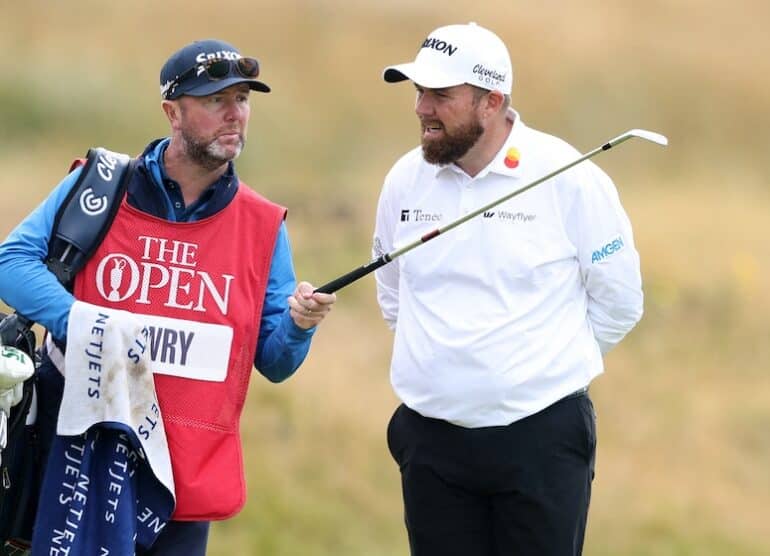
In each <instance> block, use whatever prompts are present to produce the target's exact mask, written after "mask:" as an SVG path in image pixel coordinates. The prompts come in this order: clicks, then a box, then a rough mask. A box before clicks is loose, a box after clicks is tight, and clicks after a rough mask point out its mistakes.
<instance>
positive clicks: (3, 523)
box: [0, 148, 133, 556]
mask: <svg viewBox="0 0 770 556" xmlns="http://www.w3.org/2000/svg"><path fill="white" fill-rule="evenodd" d="M81 165H82V166H83V169H82V171H81V174H80V176H79V178H78V181H77V182H76V183H75V185H74V186H73V188H72V190H71V191H70V193H69V194H68V195H67V197H66V198H65V200H64V202H63V203H62V205H61V207H60V208H59V211H58V212H57V214H56V218H55V219H54V226H53V231H52V233H51V240H50V242H49V245H48V258H47V259H46V265H47V266H48V269H49V270H50V271H51V272H52V273H53V274H54V275H55V276H56V277H57V279H58V280H59V281H60V282H61V283H62V285H64V286H65V287H66V288H67V289H70V290H71V288H72V281H73V279H74V277H75V275H76V274H77V272H78V271H79V270H80V269H81V268H82V267H83V265H84V264H85V263H86V261H88V259H89V258H90V257H91V256H92V255H93V253H94V251H96V248H97V247H98V246H99V244H100V243H101V242H102V240H103V239H104V236H105V235H106V234H107V232H108V231H109V227H110V224H111V223H112V220H113V219H114V217H115V214H116V213H117V210H118V208H119V206H120V202H121V200H122V199H123V194H124V192H125V189H126V185H127V183H128V180H129V178H130V174H131V170H132V168H133V160H131V159H130V158H129V157H128V156H127V155H124V154H117V153H113V152H110V151H108V150H106V149H102V148H95V149H90V150H89V151H88V154H87V156H86V158H85V159H80V160H77V161H75V163H73V165H72V167H71V168H70V169H71V170H72V169H74V168H76V167H78V166H81ZM0 319H1V320H0V343H2V345H10V346H14V347H16V348H18V349H21V350H22V351H24V352H25V353H26V354H27V355H29V356H30V357H31V358H32V359H33V361H35V363H36V368H37V363H38V362H39V353H38V352H37V351H36V349H35V346H36V337H35V334H34V333H33V332H32V330H31V327H32V325H33V324H34V323H33V322H30V321H29V320H28V319H26V318H24V317H23V316H22V315H19V314H17V313H13V314H11V315H4V314H2V313H0ZM36 380H37V377H36V376H35V375H33V376H32V377H31V378H30V379H28V380H27V381H25V382H24V388H23V391H24V395H23V398H22V401H21V402H20V403H19V404H17V405H16V406H14V407H13V408H12V409H11V414H10V417H9V419H8V422H7V425H8V428H7V443H6V446H5V447H2V450H1V451H0V458H1V459H0V556H14V555H16V554H19V555H21V554H25V553H26V550H28V549H29V547H30V540H31V539H32V528H33V526H34V520H35V514H36V511H37V500H38V495H39V491H40V485H41V484H42V479H43V470H44V462H43V461H42V457H41V446H40V443H39V439H38V434H37V432H36V428H35V424H34V413H35V411H34V407H35V404H34V402H35V399H34V398H35V382H36Z"/></svg>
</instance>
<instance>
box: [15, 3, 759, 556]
mask: <svg viewBox="0 0 770 556" xmlns="http://www.w3.org/2000/svg"><path fill="white" fill-rule="evenodd" d="M470 20H473V21H477V22H478V23H480V24H482V25H485V26H487V27H490V28H491V29H493V30H494V31H495V32H497V33H498V34H499V35H500V36H501V37H502V38H503V40H504V41H505V42H506V43H507V44H508V46H509V50H510V52H511V56H512V59H513V64H514V93H513V104H514V106H515V107H516V108H517V110H518V111H519V112H520V114H521V116H522V118H523V119H524V121H525V122H527V123H528V124H529V125H531V126H533V127H536V128H539V129H542V130H544V131H547V132H550V133H553V134H556V135H558V136H561V137H563V138H564V139H566V140H568V141H569V142H571V143H572V144H573V145H575V146H576V147H577V148H578V149H579V150H581V151H587V150H589V149H591V148H593V147H595V146H597V145H599V144H601V143H602V142H603V141H604V140H606V139H609V138H611V137H614V136H616V135H618V134H619V133H622V132H623V131H625V130H627V129H629V128H634V127H642V128H647V129H652V130H655V131H660V132H662V133H665V134H666V135H668V137H669V139H670V147H669V148H668V149H666V150H662V149H659V148H658V147H655V146H653V145H651V144H647V143H643V142H633V143H628V144H626V145H625V146H624V147H623V148H622V149H620V150H618V151H613V152H612V154H607V155H602V156H600V157H597V158H596V162H597V163H598V164H599V165H601V166H602V167H603V168H604V169H605V170H607V171H608V172H609V173H610V175H611V176H612V177H613V178H614V180H615V182H616V184H617V186H618V189H619V191H620V194H621V198H622V200H623V203H624V205H625V208H626V210H627V212H628V213H629V215H630V217H631V220H632V222H633V224H634V230H635V234H636V241H637V245H638V248H639V251H640V253H641V256H642V265H643V276H644V284H645V292H646V313H645V316H644V318H643V320H642V322H641V323H640V324H639V326H638V327H637V328H636V329H635V330H634V331H633V332H632V333H631V334H630V335H629V336H628V338H627V339H626V340H625V341H624V342H623V343H622V344H621V345H620V346H619V347H618V348H616V350H615V351H613V352H612V353H610V354H609V355H608V357H607V358H606V367H607V373H606V374H605V375H603V376H602V377H601V378H600V379H598V380H597V381H596V382H595V383H594V386H593V389H592V391H593V397H594V403H595V405H596V408H597V413H598V427H599V451H598V462H597V477H596V480H595V482H594V495H593V500H592V507H591V513H590V516H589V528H588V534H587V540H586V545H585V553H586V554H588V555H607V556H609V555H613V556H614V555H629V556H632V555H633V556H637V555H662V556H664V555H665V556H668V555H671V556H675V555H676V556H679V555H699V556H700V555H715V556H716V555H728V554H729V555H757V554H770V512H768V509H767V507H768V504H770V379H769V378H768V376H769V373H768V370H769V367H770V364H768V361H769V360H770V342H769V341H768V340H769V339H770V338H769V336H770V334H769V333H768V315H770V294H768V288H767V285H766V277H767V275H768V270H770V262H768V255H770V240H769V239H768V233H767V231H768V228H767V214H768V212H770V193H769V191H768V185H769V182H770V157H768V156H767V148H768V144H770V111H768V109H767V104H768V89H769V87H768V86H769V85H770V57H768V56H767V53H768V51H769V50H770V39H769V38H768V34H767V32H766V29H765V27H766V23H767V21H768V20H770V4H769V3H767V2H765V1H762V0H737V1H736V2H733V3H730V4H729V5H727V4H724V3H723V2H716V1H715V0H702V1H700V2H694V1H692V0H678V1H668V2H664V1H661V0H650V1H648V2H644V3H641V2H633V1H631V0H618V1H617V2H612V3H607V2H600V1H599V0H585V1H581V2H577V1H574V0H566V1H559V2H556V1H553V0H541V1H540V2H537V3H531V2H520V1H510V2H505V3H498V2H476V1H473V2H472V1H470V0H456V1H455V2H451V3H450V2H438V1H436V0H430V1H423V2H409V1H406V0H393V1H391V2H388V3H384V2H370V1H361V2H354V1H352V0H319V1H316V2H313V1H310V0H281V1H277V0H268V1H260V2H246V1H243V0H221V1H219V2H216V3H196V4H192V3H189V2H181V1H178V0H171V1H166V2H162V3H160V2H158V3H156V2H149V1H135V2H134V1H126V2H120V3H118V2H115V3H107V2H97V1H92V0H72V1H69V2H58V1H54V0H50V1H45V0H27V1H25V2H10V1H8V0H4V1H0V48H2V53H3V54H2V56H1V57H0V165H1V166H2V168H3V178H2V182H1V183H0V191H2V193H3V202H2V203H0V237H4V236H5V235H6V234H7V233H8V232H9V231H10V230H11V229H12V227H13V226H14V225H15V224H16V223H17V222H18V221H19V220H20V219H21V218H22V217H23V216H24V215H25V214H26V213H27V212H29V211H30V210H31V209H32V208H33V207H34V206H35V205H36V204H37V203H39V202H40V201H41V200H42V199H43V198H44V197H45V195H46V194H47V192H48V191H49V190H50V189H51V188H52V187H53V185H55V184H56V183H58V181H59V179H60V178H61V177H62V176H63V175H64V173H65V170H66V168H67V167H68V165H69V163H70V161H71V159H73V158H74V157H77V156H81V155H83V154H84V153H85V152H86V150H87V149H88V148H89V147H91V146H96V145H102V146H106V147H108V148H110V149H113V150H117V151H125V152H130V153H138V152H140V151H141V150H142V149H143V147H144V146H145V144H146V143H147V142H148V141H149V140H150V139H152V138H155V137H159V136H162V135H164V134H165V133H166V129H167V128H166V122H165V119H164V117H163V115H162V113H161V112H160V109H159V96H158V77H157V76H158V72H159V69H160V66H161V65H162V63H163V62H164V61H165V59H166V58H167V56H168V55H169V54H170V53H171V52H173V51H174V50H176V49H177V48H179V47H180V46H181V45H183V44H186V43H187V42H189V41H191V40H193V39H196V38H205V37H217V38H222V39H225V40H228V41H230V42H233V43H234V44H236V45H237V46H238V47H239V48H240V49H241V50H242V51H243V52H244V53H246V54H248V55H254V56H256V57H258V58H259V59H260V61H261V63H262V67H263V74H262V75H263V77H264V80H265V81H266V82H267V83H269V84H270V85H271V86H272V87H273V91H274V92H273V93H272V94H270V95H258V94H255V95H253V97H252V119H251V129H250V134H249V144H248V146H247V148H246V150H245V152H244V155H243V156H242V157H241V159H239V162H238V167H239V174H240V175H241V176H242V177H243V179H244V180H246V181H247V182H248V183H249V184H250V185H251V186H252V187H253V188H254V189H256V190H257V191H260V192H261V193H263V194H265V195H266V196H268V197H270V198H272V199H273V200H274V201H276V202H279V203H282V204H284V205H286V206H288V207H289V230H290V236H291V239H292V244H293V248H294V251H295V260H296V267H297V272H298V275H299V277H300V278H302V279H306V280H310V281H312V282H314V283H316V284H320V283H323V282H326V281H328V280H329V279H331V278H333V277H336V276H337V275H339V274H341V273H343V272H347V271H348V270H350V269H352V268H353V267H354V266H357V265H359V264H362V263H363V262H365V261H367V260H368V258H369V243H370V238H371V231H372V225H373V219H374V209H375V203H376V199H377V196H378V194H379V189H380V185H381V182H382V178H383V176H384V174H385V173H386V172H387V170H388V169H389V168H390V166H391V164H392V163H393V162H394V161H395V159H396V158H397V157H398V156H399V155H400V154H401V153H403V152H405V151H406V150H408V149H410V148H411V147H412V146H414V145H415V144H417V141H418V137H417V125H416V120H415V117H414V115H413V113H412V103H413V89H412V88H411V86H410V85H408V84H401V85H390V86H388V85H385V84H384V83H383V82H382V81H381V78H380V74H381V70H382V68H383V67H384V66H386V65H388V64H391V63H397V62H403V61H408V60H411V59H412V58H413V57H414V55H415V53H416V51H417V48H418V47H419V45H420V43H421V41H422V40H423V38H424V37H425V35H426V34H427V33H428V32H429V31H430V30H432V29H433V28H435V27H437V26H440V25H444V24H448V23H458V22H465V21H470ZM390 348H391V334H390V332H389V331H388V330H387V328H386V327H385V325H384V323H382V321H381V319H380V315H379V310H378V308H377V306H376V302H375V299H374V280H373V279H372V278H371V277H369V278H367V279H364V280H361V281H360V282H358V283H356V284H354V285H352V286H350V287H349V288H347V289H345V290H343V291H342V292H340V294H339V302H338V304H337V307H336V308H335V311H334V313H333V314H332V316H331V318H329V319H328V321H327V322H325V323H324V325H323V327H322V328H321V329H320V330H319V332H318V333H317V335H316V338H315V340H314V347H313V350H312V352H311V355H310V357H309V359H308V361H307V362H306V363H305V365H304V366H303V368H302V369H301V370H300V371H299V372H298V374H297V375H296V376H295V377H293V378H292V379H291V380H289V381H288V382H286V383H284V384H280V385H273V384H270V383H268V382H267V381H265V380H263V379H262V378H261V377H260V376H259V375H255V377H254V380H253V382H252V387H251V391H250V394H249V398H248V406H247V409H246V412H245V415H244V418H243V436H244V442H245V449H246V463H247V469H248V483H249V501H248V504H247V505H246V507H245V509H244V510H243V512H242V513H241V514H240V515H239V516H238V517H236V518H234V519H232V520H230V521H227V522H224V523H217V524H216V525H215V526H214V528H213V531H212V536H211V541H210V550H209V554H212V555H215V556H216V555H232V554H259V555H276V556H300V555H301V556H322V555H323V556H327V555H328V556H331V555H334V556H343V555H365V556H379V555H382V556H385V555H405V554H407V553H408V549H407V543H406V534H405V531H404V529H403V525H402V510H401V494H400V482H399V476H398V471H397V469H396V466H395V464H394V463H393V462H392V461H391V459H390V456H389V454H388V452H387V448H386V446H385V432H384V431H385V427H386V424H387V421H388V419H389V417H390V414H391V412H392V410H393V409H394V407H395V406H396V404H397V401H396V399H395V397H394V395H393V394H392V392H391V389H390V385H389V382H388V363H389V357H390Z"/></svg>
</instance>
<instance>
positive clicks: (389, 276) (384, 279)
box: [372, 176, 399, 330]
mask: <svg viewBox="0 0 770 556" xmlns="http://www.w3.org/2000/svg"><path fill="white" fill-rule="evenodd" d="M389 178H390V176H388V178H386V179H385V185H384V186H383V188H382V192H381V193H380V199H379V202H378V203H377V216H376V221H375V226H374V239H373V244H372V258H377V257H380V256H381V255H383V254H385V253H389V252H391V251H392V250H393V249H394V246H393V238H394V234H395V218H394V216H393V215H394V210H393V200H392V199H391V198H390V197H391V192H392V188H391V187H389V185H388V184H389ZM374 276H375V280H376V283H377V302H378V303H379V304H380V310H381V311H382V316H383V318H384V319H385V322H386V323H387V324H388V326H389V327H390V328H391V330H395V328H396V322H397V320H398V281H399V269H398V262H392V263H388V264H386V265H384V266H381V267H380V268H378V269H377V270H375V271H374Z"/></svg>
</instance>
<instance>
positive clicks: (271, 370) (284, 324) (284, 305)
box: [254, 222, 316, 382]
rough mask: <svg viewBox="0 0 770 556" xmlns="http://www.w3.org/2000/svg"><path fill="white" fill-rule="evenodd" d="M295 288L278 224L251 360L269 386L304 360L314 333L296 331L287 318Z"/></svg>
mask: <svg viewBox="0 0 770 556" xmlns="http://www.w3.org/2000/svg"><path fill="white" fill-rule="evenodd" d="M296 286H297V280H296V278H295V274H294V265H293V264H292V255H291V246H290V244H289V235H288V231H287V229H286V223H285V222H282V223H281V227H280V228H279V230H278V237H277V238H276V241H275V247H274V249H273V258H272V261H271V263H270V274H269V276H268V280H267V290H266V291H265V303H264V305H263V306H262V319H261V322H260V326H259V338H258V340H257V351H256V354H255V356H254V366H255V367H256V369H257V370H258V371H259V372H260V373H261V374H262V375H263V376H264V377H265V378H267V379H268V380H270V381H271V382H281V381H283V380H286V379H287V378H289V377H290V376H291V375H292V374H294V371H296V370H297V369H298V368H299V366H300V365H301V364H302V362H303V361H304V360H305V357H306V356H307V354H308V351H309V350H310V342H311V339H312V337H313V334H314V333H315V330H316V327H313V328H309V329H307V330H304V329H302V328H300V327H299V326H297V325H296V324H294V321H293V320H292V318H291V316H290V315H289V305H288V301H287V299H288V297H289V296H290V295H292V293H294V288H295V287H296Z"/></svg>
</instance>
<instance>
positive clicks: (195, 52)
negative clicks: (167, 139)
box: [160, 39, 270, 100]
mask: <svg viewBox="0 0 770 556" xmlns="http://www.w3.org/2000/svg"><path fill="white" fill-rule="evenodd" d="M258 76H259V63H258V62H257V60H256V59H254V58H244V57H243V56H242V55H241V53H240V52H239V51H238V49H237V48H235V47H234V46H233V45H231V44H228V43H226V42H224V41H220V40H216V39H206V40H201V41H195V42H193V43H191V44H188V45H187V46H185V47H183V48H181V49H180V50H178V51H176V52H175V53H174V54H172V55H171V57H170V58H169V59H168V60H167V61H166V63H165V64H163V68H161V70H160V95H161V97H163V98H164V99H166V100H173V99H176V98H179V97H180V96H182V95H190V96H194V97H203V96H206V95H211V94H213V93H216V92H217V91H221V90H222V89H226V88H227V87H230V86H232V85H235V84H237V83H247V84H248V85H249V88H250V89H252V90H254V91H260V92H262V93H269V92H270V87H268V86H267V85H265V84H264V83H262V82H261V81H257V79H256V78H257V77H258Z"/></svg>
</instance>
